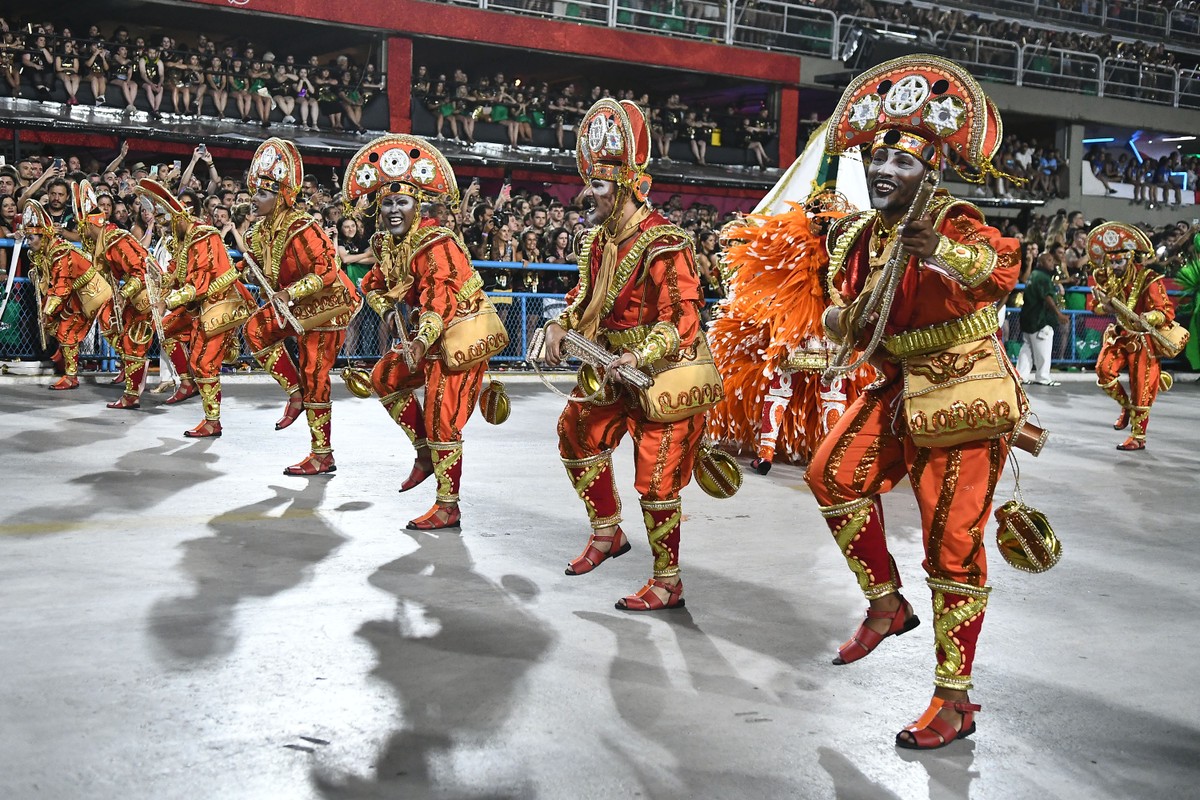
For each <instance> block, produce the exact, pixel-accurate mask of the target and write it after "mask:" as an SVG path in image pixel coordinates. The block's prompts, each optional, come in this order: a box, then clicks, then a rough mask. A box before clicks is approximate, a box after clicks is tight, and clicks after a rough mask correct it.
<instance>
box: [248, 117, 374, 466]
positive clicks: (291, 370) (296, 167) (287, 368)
mask: <svg viewBox="0 0 1200 800" xmlns="http://www.w3.org/2000/svg"><path fill="white" fill-rule="evenodd" d="M303 178H304V164H303V162H302V161H301V158H300V153H299V151H297V150H296V146H295V145H294V144H292V143H291V142H288V141H285V140H283V139H276V138H271V139H268V140H267V141H265V142H263V143H262V145H260V146H259V148H258V151H257V152H256V153H255V154H254V160H253V161H252V162H251V166H250V173H249V176H248V177H247V185H248V187H249V189H250V191H251V192H259V191H266V192H270V193H271V194H274V195H275V196H276V202H275V208H274V210H273V211H272V212H271V214H270V215H269V216H268V217H266V218H265V219H262V220H260V221H259V222H257V223H255V224H254V226H253V227H252V228H251V229H250V231H249V233H248V235H247V237H246V247H247V249H248V250H249V253H248V255H249V256H250V257H252V258H253V259H254V260H255V262H256V264H257V265H258V266H259V268H260V269H261V270H262V274H263V276H264V277H265V278H266V282H267V285H265V286H262V287H260V291H261V292H262V293H263V297H264V300H265V299H266V298H267V297H269V296H270V295H272V294H274V293H275V292H278V291H281V290H286V292H287V295H288V298H289V306H290V313H291V314H292V315H293V316H294V317H295V319H296V320H297V321H298V322H299V323H300V325H301V326H302V328H303V332H297V331H296V329H295V328H294V327H293V326H292V325H291V324H290V323H289V322H288V321H287V320H286V319H285V318H283V317H282V316H281V314H280V312H278V311H277V310H276V308H275V307H274V305H273V304H272V303H271V302H264V304H263V306H262V308H260V309H258V311H256V312H255V313H254V315H253V316H252V317H250V320H249V321H248V322H247V323H246V329H245V336H246V343H247V344H248V345H249V346H250V351H251V352H252V353H253V354H254V357H255V358H256V359H258V362H259V363H260V364H262V365H263V367H264V368H265V369H266V370H267V371H268V372H269V373H270V374H271V377H273V378H274V379H275V380H276V381H277V382H278V383H279V385H280V386H281V387H282V388H283V390H284V391H285V392H287V394H288V395H289V399H288V405H287V408H286V409H285V410H284V414H283V418H282V419H280V420H279V422H277V423H276V424H275V430H282V429H283V428H286V427H288V426H289V425H291V424H292V422H294V421H295V420H296V418H297V417H298V416H299V415H300V412H301V410H303V411H304V413H305V415H306V417H307V420H308V428H309V432H310V436H311V452H310V453H309V455H308V457H307V458H306V459H304V460H303V461H301V462H300V463H299V464H295V465H293V466H290V467H288V468H286V469H285V470H284V474H286V475H319V474H322V473H327V472H333V471H335V470H336V469H337V467H336V466H335V465H334V460H333V444H332V440H331V438H330V436H331V428H332V425H333V403H332V402H331V396H330V382H329V372H330V370H332V369H333V367H334V363H335V361H336V360H337V355H338V352H339V351H340V350H341V349H342V343H343V342H344V341H345V340H346V326H347V325H349V324H350V320H351V319H352V318H353V317H354V314H355V312H357V311H358V308H359V306H360V303H359V301H358V293H357V292H356V291H355V289H354V285H353V284H352V283H351V282H350V278H349V277H348V276H347V275H346V273H345V272H343V271H342V269H341V266H340V265H339V264H338V258H337V248H335V247H334V245H333V242H331V241H330V240H329V236H328V235H327V234H326V233H325V230H324V228H323V227H322V226H321V223H320V221H319V220H317V219H316V218H315V217H313V216H312V215H311V214H309V213H308V212H307V211H305V210H303V209H301V208H298V207H297V206H296V196H297V194H298V193H299V190H300V183H301V181H302V180H303ZM279 302H283V300H282V299H281V300H280V301H279ZM289 337H295V339H296V350H297V352H298V353H299V357H300V364H299V369H297V365H296V363H295V362H293V361H292V357H291V356H290V355H289V354H288V352H287V350H286V349H284V346H283V340H284V339H287V338H289Z"/></svg>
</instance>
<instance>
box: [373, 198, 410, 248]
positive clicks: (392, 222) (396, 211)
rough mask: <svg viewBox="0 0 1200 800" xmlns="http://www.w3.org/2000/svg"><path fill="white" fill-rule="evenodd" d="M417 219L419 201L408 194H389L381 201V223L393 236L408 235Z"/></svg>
mask: <svg viewBox="0 0 1200 800" xmlns="http://www.w3.org/2000/svg"><path fill="white" fill-rule="evenodd" d="M416 219H417V200H416V198H414V197H410V196H409V195H406V194H389V195H388V196H387V197H385V198H383V199H382V200H380V201H379V221H380V222H381V223H383V225H384V227H386V228H387V232H388V233H390V234H391V235H392V236H395V237H397V238H398V237H401V236H404V235H405V234H407V233H408V232H409V231H410V230H411V229H412V226H413V223H414V222H416Z"/></svg>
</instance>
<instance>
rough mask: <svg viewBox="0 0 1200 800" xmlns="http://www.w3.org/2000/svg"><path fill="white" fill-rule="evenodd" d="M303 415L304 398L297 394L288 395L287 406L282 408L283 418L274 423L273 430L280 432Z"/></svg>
mask: <svg viewBox="0 0 1200 800" xmlns="http://www.w3.org/2000/svg"><path fill="white" fill-rule="evenodd" d="M303 413H304V398H303V397H302V396H301V395H300V393H299V392H296V393H294V394H290V395H288V402H287V405H286V406H284V407H283V416H282V417H280V418H279V421H278V422H276V423H275V430H277V431H281V430H283V429H284V428H286V427H287V426H288V425H291V424H292V423H293V422H295V421H296V420H297V419H299V417H300V415H301V414H303Z"/></svg>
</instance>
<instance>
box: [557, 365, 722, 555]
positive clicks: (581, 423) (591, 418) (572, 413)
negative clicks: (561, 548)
mask: <svg viewBox="0 0 1200 800" xmlns="http://www.w3.org/2000/svg"><path fill="white" fill-rule="evenodd" d="M574 395H575V396H576V397H579V396H581V395H580V394H579V390H578V389H576V390H575V392H574ZM625 434H629V435H630V436H631V437H632V438H633V443H634V447H635V448H636V449H635V452H634V468H635V470H636V478H635V480H634V486H635V487H636V488H637V491H638V494H640V495H641V507H642V519H643V522H644V523H645V525H646V533H647V537H648V538H649V540H650V550H651V553H652V554H653V556H654V574H655V575H656V576H657V577H669V576H673V575H677V574H678V573H679V534H680V522H681V520H682V512H681V505H680V498H679V492H680V490H682V489H683V487H684V486H687V484H688V482H689V481H690V480H691V479H692V465H693V464H694V462H695V458H696V448H697V447H698V446H699V445H700V441H701V439H703V438H704V415H703V414H697V415H696V416H693V417H689V418H688V419H685V420H680V421H678V422H653V421H651V420H649V419H647V418H646V415H645V414H644V413H643V412H642V409H641V406H639V405H638V403H637V400H636V399H635V398H634V397H633V396H632V395H631V394H630V392H629V391H628V390H626V389H619V390H618V391H617V392H616V399H615V400H614V401H613V402H612V403H609V404H607V405H601V404H597V403H595V402H590V403H567V407H566V408H565V409H564V410H563V413H562V415H561V416H560V417H559V418H558V451H559V455H560V456H562V460H563V464H564V466H566V468H567V474H568V475H570V477H571V482H572V484H573V485H574V486H575V491H576V493H578V494H579V497H580V499H582V500H583V502H584V506H585V507H586V509H587V512H588V517H589V518H590V519H591V521H592V526H593V527H594V528H604V527H608V526H611V525H616V524H618V523H619V522H620V520H621V517H620V510H621V502H620V499H619V497H618V495H617V487H616V482H615V481H614V479H613V474H612V452H613V450H614V449H616V447H617V445H618V444H620V442H621V439H623V438H625Z"/></svg>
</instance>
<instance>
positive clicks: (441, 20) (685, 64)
mask: <svg viewBox="0 0 1200 800" xmlns="http://www.w3.org/2000/svg"><path fill="white" fill-rule="evenodd" d="M193 2H197V3H205V4H207V5H212V6H217V7H219V8H230V5H229V0H193ZM238 8H240V9H241V10H243V11H250V12H257V13H262V14H279V15H283V16H288V17H303V18H306V19H310V20H326V21H329V22H339V23H344V24H348V25H354V26H356V27H366V28H378V29H380V30H386V31H394V32H396V33H401V34H409V35H413V36H433V37H440V38H446V39H458V40H462V41H471V42H490V43H493V44H497V45H504V46H507V47H516V48H522V49H531V50H542V51H545V52H552V53H566V54H570V55H579V56H587V57H590V58H602V59H610V60H614V61H626V62H630V63H634V64H639V63H640V64H647V65H653V66H659V67H668V68H671V69H684V70H690V71H693V72H706V73H715V74H719V75H728V76H734V77H739V78H751V79H754V80H760V81H763V82H766V83H774V84H778V85H783V86H798V85H799V81H800V58H799V56H791V55H784V54H781V53H769V52H763V51H760V50H750V49H747V48H742V47H727V46H724V45H714V44H708V43H706V42H698V41H695V40H689V39H672V38H670V37H668V36H658V35H654V34H643V33H635V32H631V31H624V30H614V29H611V28H602V27H598V26H595V25H580V24H576V23H570V22H558V21H555V20H545V19H537V18H533V17H525V16H520V15H517V14H507V13H503V12H494V11H480V10H478V9H473V8H463V7H459V6H448V5H445V4H443V3H431V2H423V1H422V0H345V1H344V2H341V3H331V2H329V0H248V2H247V3H246V4H245V5H241V6H238Z"/></svg>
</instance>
